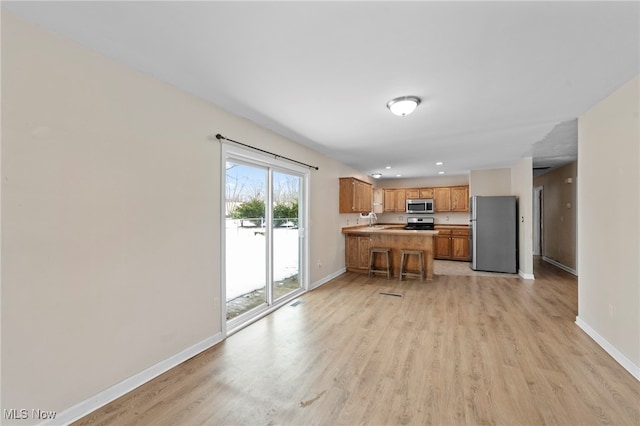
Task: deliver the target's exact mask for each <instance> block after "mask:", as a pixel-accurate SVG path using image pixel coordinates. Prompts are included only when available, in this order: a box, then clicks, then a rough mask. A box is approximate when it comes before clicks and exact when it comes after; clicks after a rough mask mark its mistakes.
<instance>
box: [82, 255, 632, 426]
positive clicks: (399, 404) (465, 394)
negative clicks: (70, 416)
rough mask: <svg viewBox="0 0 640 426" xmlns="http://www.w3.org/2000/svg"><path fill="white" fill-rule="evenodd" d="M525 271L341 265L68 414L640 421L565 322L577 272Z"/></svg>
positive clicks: (622, 390)
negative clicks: (286, 300)
mask: <svg viewBox="0 0 640 426" xmlns="http://www.w3.org/2000/svg"><path fill="white" fill-rule="evenodd" d="M535 276H536V280H535V281H524V280H520V279H513V278H509V279H507V278H499V277H485V276H436V277H435V279H434V280H433V281H432V282H419V281H415V280H409V281H403V282H398V281H397V280H386V278H384V277H376V278H368V277H367V276H366V275H361V274H355V273H346V274H344V275H342V276H340V277H338V278H337V279H335V280H333V281H331V282H329V283H327V284H325V285H323V286H322V287H320V288H318V289H316V290H314V291H312V292H309V293H307V294H305V295H303V296H302V297H300V298H299V299H298V301H300V302H301V303H299V304H297V305H296V306H292V305H291V304H290V305H288V306H285V307H283V308H281V309H280V310H278V311H276V312H274V313H273V314H271V315H269V316H268V317H266V318H264V319H262V320H260V321H258V322H256V323H254V324H253V325H251V326H249V327H247V328H245V329H244V330H242V331H240V332H238V333H236V334H235V335H233V336H231V337H229V338H228V339H227V340H226V341H224V342H223V343H221V344H219V345H217V346H215V347H213V348H211V349H210V350H207V351H206V352H203V353H202V354H200V355H198V356H196V357H194V358H192V359H191V360H189V361H187V362H185V363H183V364H181V365H180V366H178V367H176V368H174V369H172V370H171V371H169V372H167V373H165V374H163V375H161V376H159V377H158V378H156V379H155V380H153V381H151V382H149V383H147V384H145V385H144V386H142V387H140V388H138V389H137V390H135V391H133V392H131V393H129V394H127V395H125V396H123V397H121V398H119V399H118V400H116V401H114V402H113V403H111V404H109V405H107V406H105V407H103V408H102V409H100V410H98V411H96V412H95V413H93V414H91V415H89V416H87V417H85V418H83V419H81V420H80V421H79V422H77V424H81V425H90V424H104V425H120V424H127V425H128V424H145V425H146V424H153V425H164V424H175V425H204V424H207V425H278V424H281V425H355V424H366V425H386V424H389V425H395V424H403V425H405V424H420V425H423V424H434V425H458V424H460V425H462V424H469V425H475V424H498V425H538V424H555V425H595V424H614V425H638V424H640V383H639V382H638V381H637V380H636V379H635V378H633V376H631V375H630V374H629V373H628V372H627V371H625V370H624V369H623V368H622V367H621V366H620V365H618V364H617V363H616V362H615V361H614V360H613V359H612V358H611V357H610V356H609V355H608V354H607V353H606V352H604V350H602V349H601V348H600V347H599V346H598V345H597V344H596V343H595V342H593V341H592V340H591V339H590V338H589V337H588V336H587V335H586V334H585V333H584V332H582V331H581V330H580V329H579V328H578V327H577V326H576V325H575V324H574V321H575V318H576V315H577V280H576V278H575V277H573V276H572V275H570V274H568V273H566V272H564V271H561V270H559V269H557V268H555V267H553V266H551V265H547V264H544V263H537V264H536V269H535ZM381 292H388V293H399V294H402V297H395V296H389V295H382V294H380V293H381Z"/></svg>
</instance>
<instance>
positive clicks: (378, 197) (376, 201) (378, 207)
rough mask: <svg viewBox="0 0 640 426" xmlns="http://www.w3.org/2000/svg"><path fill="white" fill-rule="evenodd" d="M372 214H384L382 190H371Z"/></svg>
mask: <svg viewBox="0 0 640 426" xmlns="http://www.w3.org/2000/svg"><path fill="white" fill-rule="evenodd" d="M372 204H373V212H374V213H383V212H384V189H382V188H375V189H374V190H373V203H372Z"/></svg>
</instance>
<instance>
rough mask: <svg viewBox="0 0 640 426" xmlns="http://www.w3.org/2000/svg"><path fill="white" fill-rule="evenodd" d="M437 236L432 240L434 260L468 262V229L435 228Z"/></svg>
mask: <svg viewBox="0 0 640 426" xmlns="http://www.w3.org/2000/svg"><path fill="white" fill-rule="evenodd" d="M436 230H437V231H438V235H436V236H435V237H434V239H433V241H434V242H433V246H434V247H433V252H434V258H436V259H448V260H464V261H467V262H468V261H469V260H470V256H469V228H467V227H448V228H447V227H442V226H436Z"/></svg>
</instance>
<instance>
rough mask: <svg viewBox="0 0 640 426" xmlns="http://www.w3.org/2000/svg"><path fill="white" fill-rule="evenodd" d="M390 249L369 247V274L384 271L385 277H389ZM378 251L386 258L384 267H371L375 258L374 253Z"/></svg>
mask: <svg viewBox="0 0 640 426" xmlns="http://www.w3.org/2000/svg"><path fill="white" fill-rule="evenodd" d="M390 251H391V249H390V248H388V247H371V248H370V249H369V276H371V274H375V273H383V274H384V273H386V274H387V279H391V259H390V257H389V252H390ZM376 253H380V254H384V255H385V257H386V260H387V264H386V266H387V267H386V269H373V263H374V262H373V261H374V260H375V254H376Z"/></svg>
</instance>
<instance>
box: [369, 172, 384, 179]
mask: <svg viewBox="0 0 640 426" xmlns="http://www.w3.org/2000/svg"><path fill="white" fill-rule="evenodd" d="M371 177H372V178H374V179H380V178H381V177H382V173H374V174H372V175H371Z"/></svg>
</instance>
